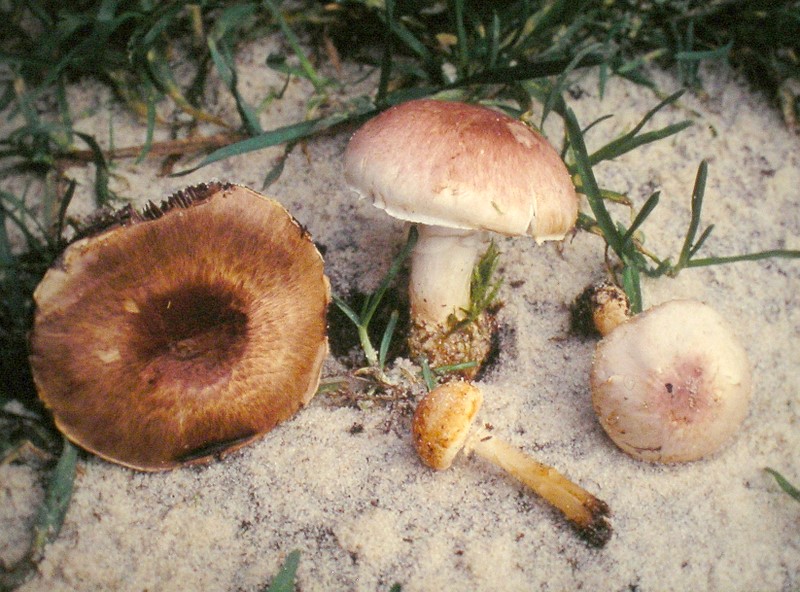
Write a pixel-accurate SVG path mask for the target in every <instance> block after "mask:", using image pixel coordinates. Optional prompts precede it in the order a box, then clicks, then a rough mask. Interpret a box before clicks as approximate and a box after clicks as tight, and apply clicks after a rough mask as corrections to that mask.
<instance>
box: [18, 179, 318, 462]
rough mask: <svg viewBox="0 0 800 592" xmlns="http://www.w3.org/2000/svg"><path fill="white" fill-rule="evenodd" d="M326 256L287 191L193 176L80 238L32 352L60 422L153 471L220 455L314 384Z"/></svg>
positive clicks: (84, 441)
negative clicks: (272, 194)
mask: <svg viewBox="0 0 800 592" xmlns="http://www.w3.org/2000/svg"><path fill="white" fill-rule="evenodd" d="M329 292H330V290H329V284H328V280H327V278H326V277H325V275H324V273H323V262H322V257H321V256H320V254H319V252H318V251H317V249H316V248H315V246H314V244H313V243H312V242H311V240H310V238H309V235H308V233H307V232H306V231H305V230H304V229H303V228H302V227H301V226H300V225H299V224H298V223H297V222H296V221H295V220H294V219H293V218H292V217H291V216H290V215H289V214H288V212H287V211H286V210H285V209H284V208H283V207H282V206H281V205H280V204H279V203H278V202H276V201H274V200H272V199H268V198H266V197H264V196H261V195H259V194H257V193H255V192H254V191H251V190H249V189H246V188H245V187H241V186H237V185H231V184H223V183H211V184H206V185H198V186H194V187H189V188H187V189H184V190H183V191H180V192H178V193H176V194H175V195H173V196H171V197H170V198H169V199H168V201H167V202H165V203H162V205H161V206H156V205H154V204H152V203H151V204H150V205H149V206H148V207H147V208H146V209H145V210H144V212H143V213H141V214H139V213H137V212H135V211H133V209H132V208H127V209H125V210H123V211H121V212H119V213H118V214H117V215H116V216H115V217H114V218H113V220H112V221H111V224H110V227H107V228H105V229H103V230H101V231H99V232H97V233H95V234H93V235H91V236H87V237H84V238H81V239H79V240H77V241H75V242H73V243H72V244H71V245H70V246H69V247H68V248H67V249H66V250H65V251H64V253H63V254H62V256H61V257H60V258H59V260H58V261H57V262H56V264H55V265H54V266H53V267H52V268H51V269H50V270H48V272H47V273H46V274H45V276H44V278H43V279H42V281H41V283H40V284H39V286H38V287H37V288H36V291H35V294H34V299H35V302H36V312H35V319H34V324H33V330H32V334H31V337H30V364H31V369H32V373H33V377H34V380H35V384H36V387H37V389H38V392H39V396H40V398H41V399H42V401H43V402H44V403H45V405H46V406H47V407H49V408H50V410H51V411H52V413H53V416H54V419H55V423H56V425H57V427H58V428H59V429H60V430H61V431H62V432H63V433H64V434H65V435H66V436H67V437H68V438H69V439H70V440H72V441H73V442H74V443H76V444H77V445H79V446H81V447H83V448H85V449H86V450H88V451H90V452H93V453H94V454H96V455H98V456H100V457H102V458H104V459H106V460H109V461H112V462H116V463H119V464H122V465H125V466H128V467H132V468H135V469H140V470H145V471H155V470H163V469H170V468H173V467H176V466H178V465H182V464H185V463H198V462H205V461H208V460H210V459H212V458H214V457H215V456H218V455H220V454H222V453H223V452H228V451H232V450H235V449H237V448H239V447H241V446H243V445H245V444H246V443H248V442H251V441H253V440H254V439H256V438H258V437H259V436H261V435H262V434H264V433H266V432H267V431H269V430H270V429H272V428H273V427H274V426H275V425H276V424H278V423H279V422H281V421H283V420H285V419H287V418H289V417H291V416H292V415H293V414H294V413H295V412H296V411H297V410H298V409H299V408H300V407H302V406H303V405H305V404H307V403H308V402H309V400H310V399H311V397H312V396H313V395H314V393H315V392H316V388H317V385H318V382H319V376H320V370H321V366H322V362H323V359H324V358H325V356H326V354H327V335H326V333H327V328H326V310H327V306H328V302H329V298H330V294H329Z"/></svg>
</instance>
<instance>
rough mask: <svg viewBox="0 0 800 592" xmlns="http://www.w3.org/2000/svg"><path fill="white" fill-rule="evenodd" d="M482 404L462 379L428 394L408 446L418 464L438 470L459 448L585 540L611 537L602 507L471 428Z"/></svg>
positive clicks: (597, 541)
mask: <svg viewBox="0 0 800 592" xmlns="http://www.w3.org/2000/svg"><path fill="white" fill-rule="evenodd" d="M482 402H483V395H482V394H481V391H480V390H479V389H478V388H477V387H476V386H475V385H473V384H471V383H468V382H457V381H454V382H448V383H445V384H443V385H441V386H439V387H437V388H435V389H434V390H432V391H431V392H430V393H428V394H427V395H426V396H425V397H424V398H423V399H422V400H421V401H420V402H419V405H418V406H417V410H416V412H415V413H414V421H413V424H412V432H413V438H414V447H415V448H416V450H417V454H419V457H420V459H421V460H422V462H423V463H425V464H426V465H427V466H429V467H431V468H432V469H436V470H444V469H447V468H449V467H450V465H451V464H452V463H453V460H454V459H455V457H456V455H457V454H458V452H459V451H460V450H462V449H463V450H464V452H465V454H469V453H471V452H474V453H475V454H477V455H478V456H481V457H483V458H485V459H486V460H488V461H489V462H491V463H493V464H495V465H497V466H498V467H500V468H502V469H504V470H505V471H507V472H508V473H509V474H510V475H511V476H513V477H514V478H515V479H517V480H519V481H521V482H522V483H524V484H525V485H527V486H528V487H529V488H530V489H532V490H533V491H534V492H535V493H536V494H538V495H539V496H541V497H542V498H543V499H544V500H545V501H546V502H548V503H549V504H550V505H552V506H553V507H555V508H556V509H557V510H559V511H560V512H561V513H562V514H564V516H565V517H566V518H567V520H569V522H570V524H572V526H573V527H574V528H575V529H576V530H577V531H578V533H579V535H580V536H581V537H582V538H584V539H585V540H586V541H587V542H588V543H589V544H591V545H593V546H596V547H602V546H603V545H605V544H606V542H607V541H608V539H609V538H610V537H611V525H610V523H609V521H608V516H609V514H610V510H609V508H608V505H607V504H606V503H605V502H603V501H601V500H599V499H597V498H596V497H595V496H593V495H592V494H590V493H589V492H587V491H586V490H584V489H583V488H582V487H580V486H579V485H577V484H575V483H573V482H572V481H570V480H569V479H567V478H566V477H564V476H563V475H562V474H560V473H559V472H558V471H556V470H555V469H554V468H552V467H549V466H547V465H543V464H542V463H540V462H538V461H536V460H534V459H533V458H531V457H530V456H528V455H527V454H525V453H524V452H522V451H521V450H519V449H518V448H516V447H514V446H512V445H511V444H508V443H507V442H504V441H503V440H501V439H500V438H497V437H496V436H494V435H493V434H492V432H490V431H489V430H487V429H486V428H477V429H474V430H471V429H470V428H471V426H472V423H473V420H474V419H475V416H476V415H477V413H478V410H479V409H480V406H481V403H482Z"/></svg>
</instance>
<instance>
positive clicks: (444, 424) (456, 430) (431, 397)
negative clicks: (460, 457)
mask: <svg viewBox="0 0 800 592" xmlns="http://www.w3.org/2000/svg"><path fill="white" fill-rule="evenodd" d="M482 402H483V395H482V394H481V391H480V390H479V389H478V388H477V387H476V386H474V385H472V384H470V383H468V382H458V381H454V382H447V383H445V384H442V385H441V386H438V387H436V388H435V389H433V390H432V391H431V392H430V393H428V394H427V395H425V397H423V399H422V400H421V401H420V402H419V405H417V410H416V411H415V413H414V421H413V424H412V426H411V430H412V434H413V438H414V447H415V448H416V450H417V454H419V457H420V459H422V462H424V463H425V464H426V465H428V466H429V467H431V468H432V469H437V470H444V469H447V468H449V467H450V465H451V464H452V463H453V459H454V458H455V456H456V454H458V452H459V451H460V450H461V449H462V448H463V446H464V442H465V441H466V439H467V435H468V434H469V428H470V426H471V425H472V421H473V420H474V419H475V415H476V414H477V413H478V410H479V409H480V407H481V403H482Z"/></svg>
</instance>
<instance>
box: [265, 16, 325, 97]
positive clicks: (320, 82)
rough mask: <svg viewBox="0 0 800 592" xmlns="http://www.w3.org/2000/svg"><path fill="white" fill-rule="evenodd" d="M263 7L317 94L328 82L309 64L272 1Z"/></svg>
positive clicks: (301, 48) (292, 32) (297, 41)
mask: <svg viewBox="0 0 800 592" xmlns="http://www.w3.org/2000/svg"><path fill="white" fill-rule="evenodd" d="M263 3H264V6H266V7H267V10H269V12H270V14H272V18H274V19H275V22H276V23H277V24H278V27H279V28H280V30H281V32H282V33H283V36H284V37H286V40H287V41H288V42H289V45H290V46H291V47H292V51H294V53H295V55H296V56H297V59H298V60H299V61H300V66H301V67H302V68H303V72H305V75H306V77H307V78H308V80H309V81H310V82H311V84H312V85H313V86H314V90H316V91H317V92H319V91H321V90H322V89H323V88H324V87H325V86H326V85H327V84H328V81H327V80H325V79H324V78H323V77H321V76H320V75H319V74H318V73H317V71H316V69H315V68H314V66H313V65H312V64H311V62H310V61H309V60H308V58H307V57H306V54H305V51H303V46H302V45H301V44H300V40H299V39H298V38H297V35H295V34H294V31H292V29H291V27H290V26H289V25H288V23H287V22H286V19H285V18H283V14H282V13H281V11H280V10H278V7H277V6H275V4H274V3H273V2H272V0H263Z"/></svg>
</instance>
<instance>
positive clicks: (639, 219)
mask: <svg viewBox="0 0 800 592" xmlns="http://www.w3.org/2000/svg"><path fill="white" fill-rule="evenodd" d="M659 199H660V194H659V192H658V191H656V192H655V193H653V195H651V196H650V197H649V198H648V199H647V201H646V202H644V205H643V206H642V209H641V210H639V213H638V214H636V218H634V220H633V222H632V223H631V226H630V228H628V230H627V232H625V235H624V236H623V237H622V244H623V245H624V244H626V243H627V242H628V241H629V240H631V237H632V236H633V233H634V232H636V231H637V230H638V229H639V227H640V226H641V225H642V224H643V223H644V221H645V220H646V219H647V217H648V216H649V215H650V213H651V212H652V211H653V210H654V209H655V207H656V206H657V205H658V201H659Z"/></svg>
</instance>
